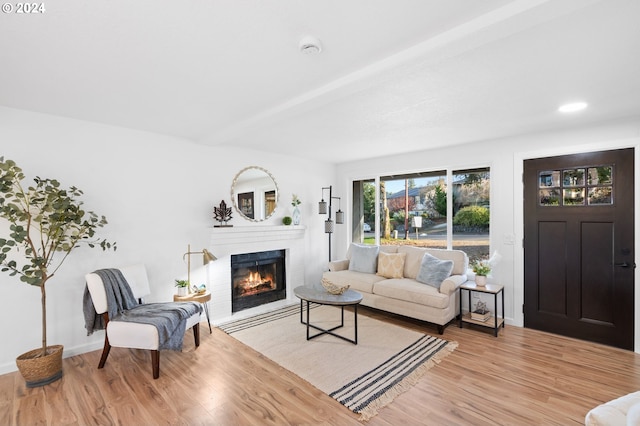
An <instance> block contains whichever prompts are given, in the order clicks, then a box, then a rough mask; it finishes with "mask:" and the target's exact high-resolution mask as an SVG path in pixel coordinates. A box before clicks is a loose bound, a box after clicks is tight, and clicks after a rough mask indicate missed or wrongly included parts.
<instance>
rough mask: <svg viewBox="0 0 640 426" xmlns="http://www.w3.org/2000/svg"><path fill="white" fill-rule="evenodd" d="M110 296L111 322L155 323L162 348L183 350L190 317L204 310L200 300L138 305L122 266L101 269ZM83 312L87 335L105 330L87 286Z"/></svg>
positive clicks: (100, 274) (108, 309) (108, 302)
mask: <svg viewBox="0 0 640 426" xmlns="http://www.w3.org/2000/svg"><path fill="white" fill-rule="evenodd" d="M94 273H96V274H98V275H99V276H100V278H101V279H102V282H103V283H104V287H105V292H106V295H107V313H108V314H109V321H126V322H135V323H140V324H151V325H153V326H155V327H156V328H157V329H158V337H159V348H158V349H171V350H176V351H179V350H181V349H182V341H183V338H184V330H185V327H186V322H187V318H189V317H191V316H192V315H194V314H196V313H201V312H202V306H201V305H200V304H199V303H196V302H169V303H149V304H138V302H137V301H136V299H135V297H134V295H133V292H132V291H131V287H129V284H128V283H127V280H126V279H125V278H124V275H122V272H120V270H119V269H99V270H97V271H95V272H94ZM83 311H84V319H85V328H86V329H87V335H90V334H92V333H93V332H94V331H95V330H104V328H105V324H104V319H103V317H102V315H99V314H98V313H96V310H95V307H94V306H93V301H92V299H91V294H90V293H89V288H88V287H85V292H84V299H83Z"/></svg>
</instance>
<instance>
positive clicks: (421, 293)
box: [373, 278, 449, 309]
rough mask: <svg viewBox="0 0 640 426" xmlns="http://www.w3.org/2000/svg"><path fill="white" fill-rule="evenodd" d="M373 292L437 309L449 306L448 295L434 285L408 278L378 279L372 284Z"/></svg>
mask: <svg viewBox="0 0 640 426" xmlns="http://www.w3.org/2000/svg"><path fill="white" fill-rule="evenodd" d="M373 293H374V294H377V295H379V296H384V297H390V298H392V299H397V300H403V301H406V302H413V303H417V304H419V305H425V306H431V307H434V308H438V309H445V308H447V307H448V306H449V295H447V294H443V293H440V292H439V291H438V289H436V288H435V287H431V286H428V285H424V284H421V283H419V282H418V281H416V280H413V279H410V278H395V279H388V280H382V281H379V282H377V283H375V284H374V285H373Z"/></svg>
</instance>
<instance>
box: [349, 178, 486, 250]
mask: <svg viewBox="0 0 640 426" xmlns="http://www.w3.org/2000/svg"><path fill="white" fill-rule="evenodd" d="M376 182H378V183H379V186H378V187H376ZM448 182H450V183H449V184H448ZM489 184H490V173H489V169H488V168H482V169H469V170H453V171H451V172H450V174H449V171H447V170H440V171H432V172H423V173H412V174H406V175H395V176H381V177H379V178H378V179H369V180H362V181H356V182H354V183H353V200H354V209H353V211H354V221H355V223H354V227H353V230H354V232H353V241H358V242H364V243H368V244H375V243H376V242H377V241H379V242H380V244H383V245H385V244H411V245H417V246H423V247H431V248H454V249H460V250H464V251H465V252H467V254H468V255H469V258H470V260H471V261H473V260H476V259H483V258H488V257H489V216H490V197H489V193H490V191H489V188H490V187H489ZM376 195H377V197H376ZM376 202H377V204H376Z"/></svg>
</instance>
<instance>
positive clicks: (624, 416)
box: [584, 392, 640, 426]
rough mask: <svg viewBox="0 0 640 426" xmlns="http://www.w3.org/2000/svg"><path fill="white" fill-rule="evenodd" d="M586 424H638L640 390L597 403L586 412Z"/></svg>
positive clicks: (639, 422) (598, 425)
mask: <svg viewBox="0 0 640 426" xmlns="http://www.w3.org/2000/svg"><path fill="white" fill-rule="evenodd" d="M584 424H585V425H586V426H626V425H634V426H637V425H639V424H640V392H632V393H630V394H628V395H623V396H621V397H620V398H616V399H614V400H611V401H609V402H606V403H604V404H601V405H598V406H597V407H595V408H594V409H592V410H591V411H589V412H588V413H587V415H586V416H585V419H584Z"/></svg>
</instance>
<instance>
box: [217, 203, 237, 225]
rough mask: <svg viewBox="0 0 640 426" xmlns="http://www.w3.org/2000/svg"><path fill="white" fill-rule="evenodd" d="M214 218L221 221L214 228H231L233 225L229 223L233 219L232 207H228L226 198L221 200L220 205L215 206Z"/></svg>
mask: <svg viewBox="0 0 640 426" xmlns="http://www.w3.org/2000/svg"><path fill="white" fill-rule="evenodd" d="M213 218H214V219H215V220H217V221H218V222H219V223H218V225H213V227H214V228H231V227H232V226H233V225H229V224H228V223H227V222H229V221H230V220H231V207H227V203H225V202H224V200H222V201H220V207H214V208H213Z"/></svg>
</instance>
